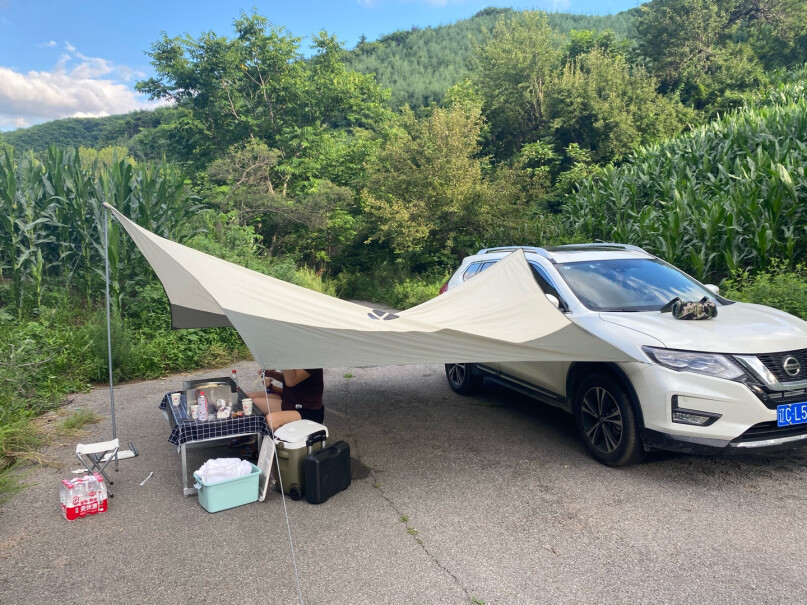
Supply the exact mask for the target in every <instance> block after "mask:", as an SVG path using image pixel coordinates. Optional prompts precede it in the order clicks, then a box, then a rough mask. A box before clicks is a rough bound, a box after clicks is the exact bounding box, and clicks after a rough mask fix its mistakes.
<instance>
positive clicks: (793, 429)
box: [732, 420, 807, 443]
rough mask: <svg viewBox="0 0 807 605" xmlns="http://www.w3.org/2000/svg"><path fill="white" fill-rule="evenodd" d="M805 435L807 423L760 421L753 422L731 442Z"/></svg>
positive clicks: (806, 433)
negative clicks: (782, 423)
mask: <svg viewBox="0 0 807 605" xmlns="http://www.w3.org/2000/svg"><path fill="white" fill-rule="evenodd" d="M798 435H807V424H795V425H791V426H776V421H775V420H771V421H768V422H760V423H759V424H755V425H754V426H752V427H751V428H750V429H748V430H747V431H745V432H744V433H743V434H742V435H740V436H739V437H737V438H736V439H734V440H733V441H732V443H748V442H750V441H764V440H765V439H781V438H782V437H796V436H798Z"/></svg>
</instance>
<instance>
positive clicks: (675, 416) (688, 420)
mask: <svg viewBox="0 0 807 605" xmlns="http://www.w3.org/2000/svg"><path fill="white" fill-rule="evenodd" d="M670 403H671V404H672V406H671V407H672V421H673V422H675V423H678V424H689V425H693V426H709V425H710V424H714V423H715V422H716V421H717V419H718V418H720V417H721V416H722V414H715V413H713V412H701V411H699V410H687V409H685V408H679V407H678V395H673V396H672V400H671V401H670Z"/></svg>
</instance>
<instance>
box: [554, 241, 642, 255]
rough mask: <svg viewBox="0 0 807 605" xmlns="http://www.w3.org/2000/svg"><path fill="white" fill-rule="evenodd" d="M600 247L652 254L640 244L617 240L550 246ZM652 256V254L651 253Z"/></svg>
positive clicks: (573, 247) (571, 247)
mask: <svg viewBox="0 0 807 605" xmlns="http://www.w3.org/2000/svg"><path fill="white" fill-rule="evenodd" d="M598 248H607V249H610V250H614V249H616V250H631V251H632V252H643V253H644V254H650V253H649V252H648V251H647V250H644V249H643V248H640V247H639V246H634V245H633V244H617V243H615V242H594V243H591V244H564V245H562V246H552V247H551V248H549V249H550V250H552V251H555V250H557V251H561V250H585V249H594V250H596V249H598ZM651 256H652V255H651Z"/></svg>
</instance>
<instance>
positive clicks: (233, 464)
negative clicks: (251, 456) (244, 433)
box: [196, 458, 252, 483]
mask: <svg viewBox="0 0 807 605" xmlns="http://www.w3.org/2000/svg"><path fill="white" fill-rule="evenodd" d="M251 472H252V464H250V463H249V462H248V461H247V460H241V459H240V458H213V459H211V460H208V461H207V462H205V463H204V464H203V465H202V466H201V467H199V470H197V471H196V474H197V475H198V476H199V478H200V479H201V480H202V481H204V482H205V483H218V482H219V481H224V480H225V479H234V478H236V477H243V476H244V475H249V474H250V473H251Z"/></svg>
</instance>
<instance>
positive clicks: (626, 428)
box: [574, 374, 645, 466]
mask: <svg viewBox="0 0 807 605" xmlns="http://www.w3.org/2000/svg"><path fill="white" fill-rule="evenodd" d="M574 416H575V418H576V419H577V428H578V430H579V431H580V436H581V438H582V439H583V442H584V443H585V444H586V447H587V448H588V450H589V452H591V455H592V456H594V458H596V459H597V460H598V461H599V462H602V463H603V464H606V465H608V466H625V465H628V464H633V463H636V462H639V461H641V459H642V458H644V454H645V452H644V448H643V447H642V443H641V440H640V439H639V427H638V423H637V422H636V414H635V412H634V411H633V406H632V405H631V402H630V399H629V397H628V394H627V393H626V392H625V388H624V387H623V386H622V385H621V384H619V382H618V381H616V380H615V379H614V378H612V377H611V376H609V375H607V374H592V375H591V376H589V377H588V378H586V379H585V380H583V382H582V383H581V384H580V387H579V388H578V389H577V394H576V396H575V398H574Z"/></svg>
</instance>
